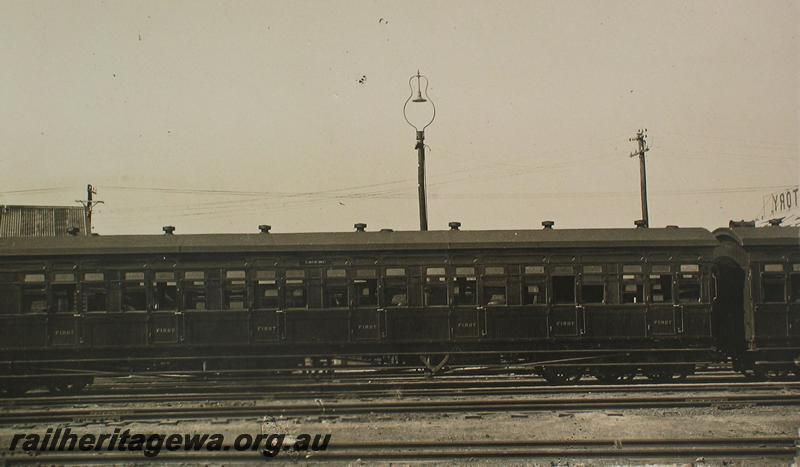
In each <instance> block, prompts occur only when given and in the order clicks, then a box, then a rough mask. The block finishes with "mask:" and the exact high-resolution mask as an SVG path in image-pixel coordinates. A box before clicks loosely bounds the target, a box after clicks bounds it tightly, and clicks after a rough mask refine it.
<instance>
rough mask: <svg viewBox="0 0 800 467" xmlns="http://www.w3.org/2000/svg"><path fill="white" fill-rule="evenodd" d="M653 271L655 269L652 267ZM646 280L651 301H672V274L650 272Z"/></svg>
mask: <svg viewBox="0 0 800 467" xmlns="http://www.w3.org/2000/svg"><path fill="white" fill-rule="evenodd" d="M655 271H656V269H655V267H653V270H652V271H651V272H655ZM648 282H649V283H650V296H651V297H652V302H653V303H669V302H672V274H650V275H649V276H648Z"/></svg>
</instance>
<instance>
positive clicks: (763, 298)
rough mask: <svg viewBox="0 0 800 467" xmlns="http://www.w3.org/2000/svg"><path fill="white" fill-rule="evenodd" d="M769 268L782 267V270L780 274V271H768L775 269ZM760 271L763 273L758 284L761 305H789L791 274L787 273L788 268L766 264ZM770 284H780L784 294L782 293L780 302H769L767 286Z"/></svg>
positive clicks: (781, 265) (775, 264)
mask: <svg viewBox="0 0 800 467" xmlns="http://www.w3.org/2000/svg"><path fill="white" fill-rule="evenodd" d="M768 266H780V269H781V270H780V272H779V271H768V270H767V269H774V268H768ZM759 270H760V272H761V274H760V277H759V284H758V288H759V299H760V301H759V303H763V304H765V305H781V304H785V303H787V292H788V290H787V289H788V285H789V284H788V279H789V274H787V273H786V268H785V267H784V266H783V264H777V263H764V264H762V265H761V267H759ZM768 283H771V284H780V286H781V291H782V293H781V297H780V299H779V300H777V301H775V300H767V293H766V292H767V287H766V285H767V284H768Z"/></svg>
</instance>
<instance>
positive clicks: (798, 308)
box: [789, 264, 800, 337]
mask: <svg viewBox="0 0 800 467" xmlns="http://www.w3.org/2000/svg"><path fill="white" fill-rule="evenodd" d="M789 335H790V336H794V337H800V264H793V265H792V273H791V275H790V276H789Z"/></svg>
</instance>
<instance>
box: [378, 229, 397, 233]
mask: <svg viewBox="0 0 800 467" xmlns="http://www.w3.org/2000/svg"><path fill="white" fill-rule="evenodd" d="M381 232H394V229H381Z"/></svg>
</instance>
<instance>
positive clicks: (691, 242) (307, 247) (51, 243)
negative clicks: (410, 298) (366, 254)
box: [0, 228, 718, 256]
mask: <svg viewBox="0 0 800 467" xmlns="http://www.w3.org/2000/svg"><path fill="white" fill-rule="evenodd" d="M717 244H718V243H717V240H716V239H715V238H714V236H713V235H712V234H711V232H709V231H708V230H706V229H702V228H680V229H678V228H664V229H656V228H651V229H562V230H559V229H555V230H485V231H468V230H467V231H465V230H461V231H450V230H444V231H427V232H419V231H405V232H402V231H395V232H331V233H274V234H204V235H177V234H176V235H112V236H88V237H66V238H13V239H10V238H9V239H0V256H28V255H32V256H44V255H89V254H166V253H170V254H174V253H272V252H274V253H279V252H332V251H341V252H344V251H354V252H355V251H401V250H402V251H412V250H418V251H452V250H470V249H473V250H474V249H484V248H508V249H523V248H542V249H553V248H610V247H641V248H650V247H714V246H716V245H717Z"/></svg>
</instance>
